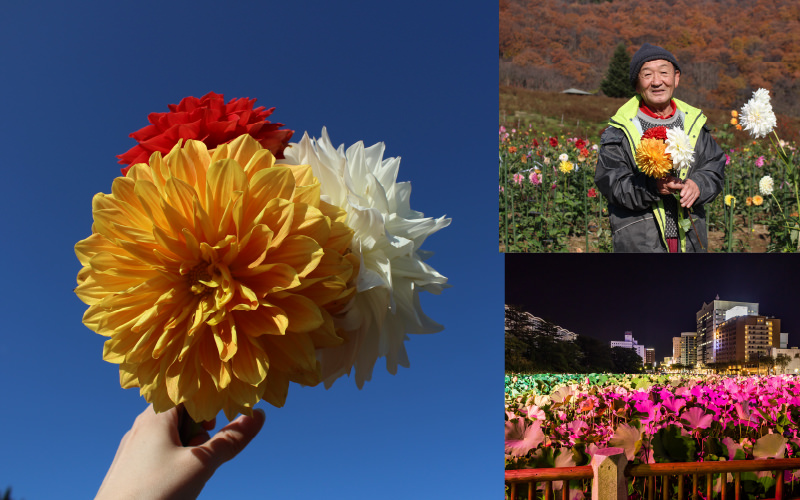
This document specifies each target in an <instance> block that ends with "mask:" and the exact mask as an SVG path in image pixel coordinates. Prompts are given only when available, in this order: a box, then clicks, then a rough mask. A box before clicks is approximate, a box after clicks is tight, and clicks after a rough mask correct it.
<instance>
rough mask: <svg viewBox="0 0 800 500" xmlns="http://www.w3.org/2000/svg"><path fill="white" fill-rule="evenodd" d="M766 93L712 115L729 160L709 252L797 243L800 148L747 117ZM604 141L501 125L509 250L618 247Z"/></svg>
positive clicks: (503, 217)
mask: <svg viewBox="0 0 800 500" xmlns="http://www.w3.org/2000/svg"><path fill="white" fill-rule="evenodd" d="M762 90H763V89H762ZM763 92H766V91H763ZM763 92H762V94H761V95H760V96H759V97H754V98H753V100H751V101H750V102H748V103H747V104H746V105H745V106H744V107H743V108H742V113H739V112H737V111H735V110H734V111H732V112H731V123H726V124H723V125H721V126H717V125H715V124H709V127H710V128H711V129H712V135H713V136H714V138H715V139H716V140H717V143H718V144H719V145H720V146H721V147H722V149H723V152H724V153H725V162H726V166H725V182H724V186H723V190H722V192H721V193H720V195H719V196H717V198H716V199H715V200H714V201H713V202H712V203H711V204H709V205H707V206H706V207H705V209H706V219H707V221H708V227H709V231H710V232H712V233H714V235H715V237H711V238H710V239H711V242H710V244H709V246H710V251H721V252H741V251H747V252H750V251H754V250H753V241H758V240H759V238H761V237H763V238H766V239H767V240H768V243H767V245H766V247H765V248H761V249H760V250H756V251H763V250H766V251H774V252H796V251H798V246H799V245H800V215H798V207H800V189H798V187H800V155H797V154H795V153H796V147H795V145H794V143H787V142H784V141H782V140H780V138H779V137H778V135H777V133H776V132H775V131H774V127H775V123H773V122H769V123H767V124H760V125H762V126H760V127H758V128H757V129H755V130H750V129H748V128H747V127H748V126H749V125H750V123H749V122H748V120H747V119H748V118H749V119H750V121H752V120H753V119H752V116H750V115H752V114H753V110H751V109H749V108H748V105H749V106H754V105H756V104H757V105H758V106H762V107H764V106H767V105H769V103H768V102H766V103H764V102H761V101H759V99H764V97H763ZM767 99H768V98H767ZM769 109H770V113H771V108H769ZM746 111H747V113H746ZM758 111H762V112H763V111H765V110H758ZM773 118H774V115H773ZM739 122H741V123H744V124H745V129H744V130H746V131H748V132H750V134H751V137H749V138H747V139H746V140H744V141H743V140H742V135H743V134H742V133H739V134H738V136H737V135H736V134H737V133H736V130H737V129H738V130H742V125H741V124H740V123H739ZM596 140H597V139H596V138H595V142H593V141H592V140H591V139H589V138H581V137H565V136H563V135H560V136H555V135H550V134H546V133H544V132H541V131H538V130H535V129H534V128H532V127H531V126H530V125H524V124H521V123H517V124H516V125H512V124H504V125H501V126H500V129H499V166H500V171H499V179H500V183H499V205H500V221H499V222H500V224H499V225H500V249H501V251H505V252H565V251H569V252H575V251H581V252H590V251H599V252H610V251H611V250H612V248H611V234H610V229H609V225H608V212H607V203H606V200H605V198H604V197H603V196H602V195H601V194H600V193H599V192H598V191H597V189H596V187H595V185H594V171H595V166H596V164H597V150H598V144H597V143H596ZM715 238H716V240H715Z"/></svg>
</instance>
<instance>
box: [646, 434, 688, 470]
mask: <svg viewBox="0 0 800 500" xmlns="http://www.w3.org/2000/svg"><path fill="white" fill-rule="evenodd" d="M682 430H683V429H682V428H681V427H680V426H677V425H668V426H666V427H663V428H661V429H659V430H658V432H656V434H655V435H654V436H653V439H652V440H651V442H650V443H651V444H652V446H653V457H654V458H655V461H656V462H659V463H660V462H694V460H695V453H696V443H695V440H694V439H693V438H691V437H690V436H684V435H683V434H682Z"/></svg>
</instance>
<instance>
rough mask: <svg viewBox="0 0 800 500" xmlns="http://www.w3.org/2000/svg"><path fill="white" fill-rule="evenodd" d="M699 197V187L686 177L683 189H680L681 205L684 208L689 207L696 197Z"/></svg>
mask: <svg viewBox="0 0 800 500" xmlns="http://www.w3.org/2000/svg"><path fill="white" fill-rule="evenodd" d="M699 197H700V188H699V187H698V186H697V184H696V183H695V182H694V181H693V180H691V179H686V181H685V182H684V183H683V189H681V206H682V207H684V208H689V207H691V206H692V204H694V202H695V201H697V198H699Z"/></svg>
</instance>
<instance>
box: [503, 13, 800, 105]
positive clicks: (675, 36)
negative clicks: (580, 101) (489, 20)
mask: <svg viewBox="0 0 800 500" xmlns="http://www.w3.org/2000/svg"><path fill="white" fill-rule="evenodd" d="M645 42H648V43H652V44H655V45H660V46H662V47H664V48H666V49H667V50H670V51H671V52H672V53H673V54H675V56H676V57H677V58H678V61H680V64H681V69H682V75H681V82H680V83H681V88H680V89H679V90H678V93H677V94H676V95H677V96H678V97H680V98H682V99H684V100H686V101H688V102H690V103H692V104H694V105H696V106H700V107H704V108H718V109H732V108H734V107H736V106H737V105H738V104H740V103H741V102H743V101H745V100H746V99H747V98H748V97H749V96H750V94H751V93H752V91H753V90H755V89H758V88H762V87H763V88H767V89H769V90H770V93H771V95H772V98H773V104H774V106H775V107H776V112H777V113H781V114H785V115H788V116H794V117H797V116H800V98H799V97H800V2H797V1H796V0H663V1H660V2H641V1H639V0H613V1H602V2H599V3H598V2H597V0H595V1H586V0H583V1H581V0H578V1H576V0H500V84H501V85H513V86H521V87H526V88H530V89H536V90H548V91H561V90H564V89H567V88H571V87H573V88H578V89H581V90H586V91H589V92H595V91H598V89H599V87H600V82H601V81H602V80H603V77H604V76H605V73H606V69H607V67H608V63H609V61H610V59H611V56H612V54H613V53H614V49H615V48H616V46H617V45H618V44H619V43H624V44H625V45H626V46H627V49H628V52H629V54H630V55H632V54H633V53H634V52H635V51H636V49H637V48H638V47H639V46H640V45H641V44H643V43H645Z"/></svg>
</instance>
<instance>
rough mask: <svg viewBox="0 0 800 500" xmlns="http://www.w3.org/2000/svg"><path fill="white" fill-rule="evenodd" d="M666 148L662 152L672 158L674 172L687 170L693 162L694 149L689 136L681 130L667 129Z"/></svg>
mask: <svg viewBox="0 0 800 500" xmlns="http://www.w3.org/2000/svg"><path fill="white" fill-rule="evenodd" d="M666 144H667V147H666V149H665V150H664V151H665V152H666V153H669V155H670V156H671V157H672V165H673V166H674V168H675V169H676V170H684V169H687V168H689V167H690V166H691V165H692V162H693V161H694V148H693V147H692V142H691V141H690V140H689V136H688V135H686V132H684V131H683V130H681V129H678V128H670V129H667V140H666Z"/></svg>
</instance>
